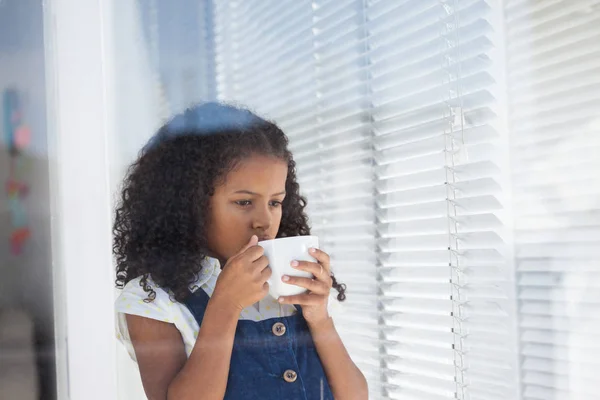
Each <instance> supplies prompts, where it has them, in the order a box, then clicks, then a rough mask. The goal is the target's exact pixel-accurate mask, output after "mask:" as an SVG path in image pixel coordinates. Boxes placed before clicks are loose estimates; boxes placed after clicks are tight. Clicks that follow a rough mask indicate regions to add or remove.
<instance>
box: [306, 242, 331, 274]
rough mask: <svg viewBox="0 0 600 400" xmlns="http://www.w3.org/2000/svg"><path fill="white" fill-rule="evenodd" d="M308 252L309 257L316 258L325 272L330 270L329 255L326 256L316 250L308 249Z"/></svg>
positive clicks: (321, 251)
mask: <svg viewBox="0 0 600 400" xmlns="http://www.w3.org/2000/svg"><path fill="white" fill-rule="evenodd" d="M308 252H309V253H310V255H311V256H313V257H314V258H316V259H317V261H318V262H319V263H320V264H321V265H323V268H325V269H326V270H327V272H329V270H330V268H329V266H330V264H331V258H330V257H329V254H327V253H325V252H324V251H323V250H320V249H317V248H310V249H309V250H308Z"/></svg>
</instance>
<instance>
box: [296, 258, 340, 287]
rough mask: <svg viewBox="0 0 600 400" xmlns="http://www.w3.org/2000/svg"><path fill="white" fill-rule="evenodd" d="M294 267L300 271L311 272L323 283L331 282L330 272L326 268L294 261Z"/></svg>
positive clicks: (308, 262)
mask: <svg viewBox="0 0 600 400" xmlns="http://www.w3.org/2000/svg"><path fill="white" fill-rule="evenodd" d="M291 265H292V267H293V268H295V269H298V270H300V271H306V272H310V273H311V274H313V275H314V276H315V278H316V279H318V280H320V281H321V282H329V281H331V277H330V276H329V271H328V270H327V268H325V266H322V265H321V264H317V263H314V262H311V261H292V263H291Z"/></svg>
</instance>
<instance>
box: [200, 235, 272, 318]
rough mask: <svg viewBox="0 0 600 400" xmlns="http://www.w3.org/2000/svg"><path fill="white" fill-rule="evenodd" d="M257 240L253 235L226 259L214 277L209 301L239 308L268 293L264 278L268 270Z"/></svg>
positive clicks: (239, 309) (269, 275) (265, 278)
mask: <svg viewBox="0 0 600 400" xmlns="http://www.w3.org/2000/svg"><path fill="white" fill-rule="evenodd" d="M257 244H258V238H257V237H256V235H254V236H252V238H251V239H250V242H248V244H246V245H245V246H244V247H243V248H242V249H241V250H240V251H239V252H238V254H236V255H235V256H233V257H231V258H230V259H229V260H227V263H226V264H225V266H224V267H223V270H222V271H221V274H220V275H219V278H218V279H217V284H216V286H215V290H214V293H213V295H212V297H211V299H212V300H213V301H218V302H221V303H223V304H228V305H231V306H233V307H234V309H236V310H237V311H239V312H242V310H243V309H244V308H246V307H248V306H250V305H252V304H254V303H256V302H257V301H259V300H260V299H262V298H264V297H265V296H266V295H267V294H268V293H269V284H268V283H267V280H268V279H269V278H270V277H271V274H272V272H271V268H269V266H268V265H269V260H267V257H265V255H264V249H263V248H262V247H260V246H258V245H257Z"/></svg>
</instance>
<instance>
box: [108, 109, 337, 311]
mask: <svg viewBox="0 0 600 400" xmlns="http://www.w3.org/2000/svg"><path fill="white" fill-rule="evenodd" d="M251 155H267V156H274V157H277V158H279V159H281V160H284V161H285V162H287V164H288V173H287V180H286V183H285V190H286V193H287V195H286V197H285V199H284V201H283V204H282V208H283V210H282V217H281V224H280V227H279V231H278V233H277V237H289V236H300V235H309V234H310V227H309V225H308V218H307V216H306V213H305V212H304V208H305V207H306V199H305V198H304V197H302V196H301V195H300V192H299V186H298V183H297V181H296V163H295V162H294V160H293V157H292V154H291V153H290V151H289V150H288V139H287V137H286V135H285V134H284V133H283V132H282V131H281V129H279V127H277V125H275V124H274V123H272V122H269V121H266V120H264V119H262V118H259V117H258V116H256V115H255V114H253V113H251V112H250V111H248V110H244V109H239V108H236V107H233V106H229V105H222V104H218V103H206V104H202V105H198V106H195V107H192V108H189V109H187V110H186V111H185V112H184V113H183V114H180V115H177V116H176V117H174V118H173V119H172V120H170V121H169V122H168V123H167V124H165V125H164V126H163V127H162V128H160V129H159V131H158V132H157V133H156V135H154V137H153V138H152V139H151V140H150V141H149V142H148V144H147V145H146V146H145V147H144V148H143V149H142V151H141V152H140V154H139V156H138V159H137V160H136V161H135V162H134V163H133V164H132V165H131V166H130V167H129V170H128V172H127V175H126V177H125V179H124V181H123V188H122V192H121V198H120V201H119V204H118V205H117V209H116V216H115V222H114V226H113V235H114V240H113V253H114V254H115V257H116V263H117V268H116V277H117V278H116V285H117V287H118V288H123V287H124V286H125V285H126V284H127V283H128V282H129V281H131V280H132V279H135V278H138V277H141V281H140V285H141V286H142V287H143V288H144V291H145V292H147V293H148V298H147V299H146V301H152V300H154V298H155V297H156V292H155V291H154V290H152V288H151V287H150V285H149V284H148V278H149V277H151V278H152V280H153V281H154V282H155V283H156V285H158V286H159V287H162V288H165V289H167V290H168V291H169V292H170V293H171V296H172V298H174V299H175V300H176V301H179V302H182V301H183V300H184V299H185V298H186V297H187V296H188V295H189V293H190V292H189V289H188V288H189V285H190V284H192V283H193V282H194V281H195V279H196V278H197V274H198V273H199V272H200V270H201V269H202V261H203V260H204V258H205V257H206V256H207V255H208V254H209V250H208V247H207V238H206V234H207V232H206V223H207V215H206V210H208V208H209V200H210V197H211V196H212V195H213V194H214V192H215V186H218V185H219V184H220V183H222V180H223V179H225V177H226V176H227V173H228V172H229V171H231V170H232V169H234V168H235V167H236V165H237V164H238V163H239V162H240V161H241V160H243V159H244V158H246V157H249V156H251ZM333 287H334V288H335V289H336V290H337V291H338V292H339V293H338V295H337V299H338V300H339V301H344V300H345V299H346V295H345V291H346V286H345V285H344V284H340V283H338V282H337V281H336V279H335V277H333Z"/></svg>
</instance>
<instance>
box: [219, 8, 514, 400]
mask: <svg viewBox="0 0 600 400" xmlns="http://www.w3.org/2000/svg"><path fill="white" fill-rule="evenodd" d="M501 11H502V9H501V8H500V6H499V3H498V2H495V1H484V0H460V1H459V0H447V1H444V0H418V1H417V0H402V1H384V0H380V1H376V0H372V1H363V0H343V1H342V0H329V1H325V0H319V1H312V2H308V1H289V0H288V1H285V0H284V1H261V2H248V1H240V0H238V1H236V0H228V1H219V2H215V3H214V22H215V27H214V29H215V57H216V72H217V94H218V98H219V99H220V100H224V101H230V102H236V103H240V104H242V105H245V106H249V107H250V108H252V109H254V110H255V111H257V112H259V113H261V114H263V115H266V116H268V117H270V118H272V119H274V120H275V121H276V122H278V123H279V124H280V126H281V127H282V128H283V129H284V131H285V132H286V133H287V134H288V136H289V138H290V142H291V148H292V151H293V152H294V155H295V159H296V161H297V163H298V176H299V180H300V185H301V189H302V191H303V193H304V194H305V195H306V196H307V197H308V200H309V207H308V213H309V217H310V219H311V223H312V226H313V231H314V232H315V234H317V235H319V236H320V238H321V242H322V243H321V244H322V247H323V248H324V249H326V250H327V251H328V252H329V253H330V254H331V255H332V260H333V268H334V272H335V273H336V275H337V276H338V278H339V280H340V281H342V282H345V283H347V284H348V301H347V304H345V305H344V306H343V311H342V313H340V316H339V317H338V318H336V326H337V327H338V330H339V331H340V333H341V335H342V338H343V339H344V342H345V344H346V345H347V347H348V349H349V351H350V354H351V356H352V357H353V360H354V361H355V362H356V363H357V365H358V366H359V367H360V368H361V370H362V371H363V372H364V373H365V375H366V376H367V378H368V380H369V388H370V398H373V399H378V398H390V399H419V400H422V399H456V398H459V399H467V398H469V399H506V398H511V397H512V392H511V390H512V388H513V386H514V382H513V380H512V367H513V365H512V364H511V363H512V361H511V359H512V357H513V354H514V352H515V349H513V348H510V344H508V343H511V339H510V337H509V336H510V335H511V334H512V332H511V329H510V327H511V318H512V317H513V316H512V315H510V305H509V301H508V299H507V295H506V293H507V291H506V285H507V284H510V282H507V278H508V273H509V269H508V263H507V260H508V257H507V254H506V244H505V242H506V240H505V236H506V232H505V225H504V222H505V220H506V217H505V215H504V211H503V208H504V205H505V202H506V199H505V198H504V189H505V187H504V182H503V174H504V173H505V171H506V166H505V165H504V164H503V163H504V162H505V160H504V158H503V157H502V151H501V150H502V149H501V147H502V143H503V142H502V141H503V140H505V139H506V137H505V136H506V133H505V131H503V130H501V129H500V128H499V127H498V125H499V124H500V119H501V118H499V116H498V107H499V106H498V103H499V101H498V92H499V90H500V89H499V88H498V82H497V81H496V78H495V75H496V74H495V71H496V70H498V69H501V68H502V66H500V65H499V61H498V60H497V59H495V58H494V56H493V53H494V49H495V47H496V45H497V43H495V41H496V40H497V35H498V32H496V28H497V25H498V24H497V22H493V21H492V20H491V19H492V17H493V16H494V15H498V13H499V12H501ZM502 61H503V60H502ZM507 346H508V347H509V348H508V349H507Z"/></svg>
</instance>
